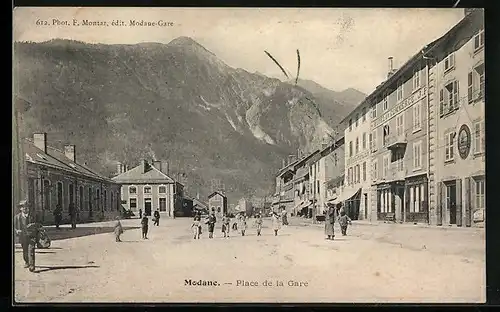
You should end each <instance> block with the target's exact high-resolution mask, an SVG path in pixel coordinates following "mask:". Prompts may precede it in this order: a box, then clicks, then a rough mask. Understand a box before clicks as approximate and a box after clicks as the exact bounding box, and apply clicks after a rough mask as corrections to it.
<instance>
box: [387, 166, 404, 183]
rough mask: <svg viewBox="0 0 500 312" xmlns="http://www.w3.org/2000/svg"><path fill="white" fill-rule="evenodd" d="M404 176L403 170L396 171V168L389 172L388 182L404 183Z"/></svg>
mask: <svg viewBox="0 0 500 312" xmlns="http://www.w3.org/2000/svg"><path fill="white" fill-rule="evenodd" d="M405 176H406V172H405V170H397V169H396V168H395V169H393V170H391V171H390V172H389V180H391V181H404V180H405Z"/></svg>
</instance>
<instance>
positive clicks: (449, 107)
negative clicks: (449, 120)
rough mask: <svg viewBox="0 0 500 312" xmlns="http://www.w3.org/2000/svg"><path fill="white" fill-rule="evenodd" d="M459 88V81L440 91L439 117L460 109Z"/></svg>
mask: <svg viewBox="0 0 500 312" xmlns="http://www.w3.org/2000/svg"><path fill="white" fill-rule="evenodd" d="M458 86H459V84H458V80H455V81H452V82H450V83H448V84H447V85H446V86H445V87H444V88H443V89H441V90H440V91H439V115H440V116H441V117H442V116H443V115H446V114H448V113H451V112H453V111H454V110H455V109H457V108H458V105H459V101H460V98H459V91H458Z"/></svg>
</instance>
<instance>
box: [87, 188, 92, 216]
mask: <svg viewBox="0 0 500 312" xmlns="http://www.w3.org/2000/svg"><path fill="white" fill-rule="evenodd" d="M87 199H88V203H89V212H90V213H92V200H93V199H92V188H91V187H90V186H89V189H88V197H87Z"/></svg>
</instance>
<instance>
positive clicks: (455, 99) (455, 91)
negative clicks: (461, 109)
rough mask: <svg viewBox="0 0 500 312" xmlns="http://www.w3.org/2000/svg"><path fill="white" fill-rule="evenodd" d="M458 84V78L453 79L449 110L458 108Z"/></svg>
mask: <svg viewBox="0 0 500 312" xmlns="http://www.w3.org/2000/svg"><path fill="white" fill-rule="evenodd" d="M458 86H459V84H458V80H455V81H454V82H453V106H452V105H450V110H451V109H453V108H458V106H459V104H460V97H459V94H460V92H459V91H458Z"/></svg>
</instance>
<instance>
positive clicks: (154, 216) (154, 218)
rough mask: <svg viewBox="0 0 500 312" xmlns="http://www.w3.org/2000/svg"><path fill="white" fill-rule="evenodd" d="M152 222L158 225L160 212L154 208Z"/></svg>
mask: <svg viewBox="0 0 500 312" xmlns="http://www.w3.org/2000/svg"><path fill="white" fill-rule="evenodd" d="M153 222H154V223H153V224H154V225H156V226H160V212H159V211H158V209H157V210H155V212H154V214H153Z"/></svg>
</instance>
